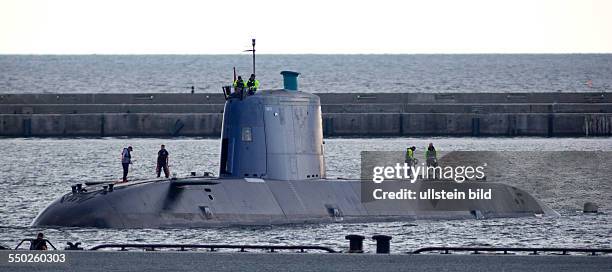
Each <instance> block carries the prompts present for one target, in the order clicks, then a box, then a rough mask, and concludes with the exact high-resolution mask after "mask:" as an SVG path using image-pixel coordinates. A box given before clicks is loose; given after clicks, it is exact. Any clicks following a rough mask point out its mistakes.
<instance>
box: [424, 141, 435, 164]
mask: <svg viewBox="0 0 612 272" xmlns="http://www.w3.org/2000/svg"><path fill="white" fill-rule="evenodd" d="M425 161H426V162H427V166H433V167H436V166H438V152H437V151H436V148H435V147H434V145H433V143H429V146H428V147H427V151H425Z"/></svg>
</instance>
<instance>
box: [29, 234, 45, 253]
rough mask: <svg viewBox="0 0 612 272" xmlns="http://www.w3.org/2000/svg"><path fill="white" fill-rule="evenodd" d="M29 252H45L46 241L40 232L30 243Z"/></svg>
mask: <svg viewBox="0 0 612 272" xmlns="http://www.w3.org/2000/svg"><path fill="white" fill-rule="evenodd" d="M30 250H47V240H45V236H44V234H43V233H42V232H39V233H38V235H37V236H36V239H34V240H32V242H30Z"/></svg>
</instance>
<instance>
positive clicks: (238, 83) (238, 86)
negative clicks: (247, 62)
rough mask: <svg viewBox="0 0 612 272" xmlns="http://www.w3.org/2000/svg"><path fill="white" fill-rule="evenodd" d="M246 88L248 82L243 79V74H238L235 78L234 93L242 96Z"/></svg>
mask: <svg viewBox="0 0 612 272" xmlns="http://www.w3.org/2000/svg"><path fill="white" fill-rule="evenodd" d="M244 88H246V82H244V80H242V77H241V76H238V79H236V80H234V95H236V96H238V97H241V96H242V92H243V91H244Z"/></svg>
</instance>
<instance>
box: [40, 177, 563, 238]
mask: <svg viewBox="0 0 612 272" xmlns="http://www.w3.org/2000/svg"><path fill="white" fill-rule="evenodd" d="M189 181H190V180H189V179H184V180H180V179H179V180H174V181H173V180H152V181H144V182H140V183H136V184H124V185H120V186H117V187H116V188H115V189H114V190H113V191H112V192H109V191H108V190H103V189H99V190H92V191H90V192H81V193H70V194H66V195H64V196H62V197H61V198H59V199H58V200H56V201H54V202H53V203H51V204H50V205H49V206H48V207H47V208H46V209H45V210H43V211H42V212H41V213H40V214H39V215H38V216H37V217H36V218H35V219H34V221H33V225H34V226H65V227H99V228H151V227H215V226H228V225H273V224H303V223H329V222H374V221H400V220H415V219H432V218H434V219H461V218H494V217H519V216H533V215H534V214H547V215H554V214H555V213H554V211H552V210H550V209H548V208H547V207H546V206H545V205H543V204H541V203H540V202H539V201H538V200H536V199H535V198H533V197H532V196H531V195H529V194H528V193H526V192H525V191H523V190H521V189H518V188H515V187H512V186H509V185H506V184H502V183H493V182H466V183H462V184H456V183H454V184H451V183H448V182H423V183H419V184H417V185H411V186H413V187H412V189H413V190H418V191H423V192H424V191H427V190H428V189H429V190H438V191H440V190H443V189H445V188H447V189H448V190H449V191H452V190H453V189H459V190H464V191H467V190H473V191H475V190H477V189H483V190H489V189H490V190H491V193H492V195H493V199H494V200H485V199H481V200H467V199H465V200H435V199H430V200H374V201H367V202H364V201H363V199H362V198H361V189H360V183H361V181H359V180H332V181H330V180H301V181H300V180H296V181H285V180H264V179H252V178H251V179H207V180H206V182H200V183H198V182H189ZM386 182H396V183H397V184H395V185H396V187H397V188H406V186H407V185H406V183H405V182H401V181H386ZM393 186H394V185H392V187H393Z"/></svg>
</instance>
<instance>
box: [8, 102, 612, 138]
mask: <svg viewBox="0 0 612 272" xmlns="http://www.w3.org/2000/svg"><path fill="white" fill-rule="evenodd" d="M264 92H265V91H264ZM318 95H319V96H320V97H321V109H322V112H323V131H324V134H325V136H357V137H366V136H436V135H439V136H547V137H558V136H612V93H601V92H598V93H583V92H580V93H577V92H574V93H570V92H556V93H397V94H380V93H342V94H341V93H319V94H318ZM224 102H225V100H224V98H223V95H222V94H220V93H219V94H212V93H197V94H189V93H187V94H165V93H159V94H0V136H5V137H73V136H92V137H99V136H145V137H146V136H154V137H165V136H205V137H216V136H219V135H220V132H221V124H222V112H223V103H224Z"/></svg>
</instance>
